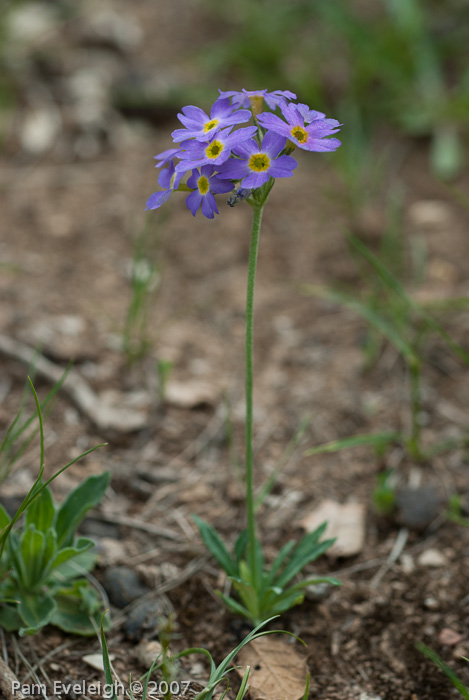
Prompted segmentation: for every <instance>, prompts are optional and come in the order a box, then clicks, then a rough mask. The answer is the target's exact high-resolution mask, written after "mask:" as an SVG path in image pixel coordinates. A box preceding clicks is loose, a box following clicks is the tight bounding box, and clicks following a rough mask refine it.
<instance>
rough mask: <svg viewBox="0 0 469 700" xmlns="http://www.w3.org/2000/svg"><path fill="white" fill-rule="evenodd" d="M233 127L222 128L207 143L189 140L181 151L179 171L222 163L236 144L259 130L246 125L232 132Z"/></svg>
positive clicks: (177, 169) (177, 168)
mask: <svg viewBox="0 0 469 700" xmlns="http://www.w3.org/2000/svg"><path fill="white" fill-rule="evenodd" d="M230 131H231V127H230V126H229V127H228V128H226V129H222V131H220V132H219V133H218V134H216V135H215V136H214V137H213V138H212V140H211V141H210V142H209V143H208V144H207V143H202V142H201V141H189V143H187V148H186V150H185V151H184V152H183V153H181V155H180V158H181V159H182V160H181V162H180V163H178V165H177V166H176V172H177V173H184V172H187V171H188V170H192V168H199V167H200V166H201V165H221V164H222V163H224V162H225V160H228V158H229V157H230V155H231V151H232V150H233V148H234V147H235V146H238V145H239V144H241V143H243V141H246V140H247V139H249V138H251V136H254V134H255V133H256V131H257V127H255V126H246V127H245V128H244V129H238V130H237V131H233V133H231V134H230Z"/></svg>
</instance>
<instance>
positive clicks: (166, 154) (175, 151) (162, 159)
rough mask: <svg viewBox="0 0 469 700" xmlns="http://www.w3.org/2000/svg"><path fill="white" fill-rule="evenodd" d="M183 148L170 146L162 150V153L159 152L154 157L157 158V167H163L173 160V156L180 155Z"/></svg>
mask: <svg viewBox="0 0 469 700" xmlns="http://www.w3.org/2000/svg"><path fill="white" fill-rule="evenodd" d="M181 150H182V149H181V148H168V149H167V150H166V151H162V152H161V153H158V155H156V156H153V158H154V159H155V160H156V165H155V168H161V166H162V165H166V163H169V162H170V161H171V160H173V158H175V157H177V156H179V154H180V153H181Z"/></svg>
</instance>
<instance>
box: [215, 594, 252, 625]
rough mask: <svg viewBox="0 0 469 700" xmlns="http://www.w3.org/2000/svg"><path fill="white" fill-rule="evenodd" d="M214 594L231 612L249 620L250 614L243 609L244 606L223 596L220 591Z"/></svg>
mask: <svg viewBox="0 0 469 700" xmlns="http://www.w3.org/2000/svg"><path fill="white" fill-rule="evenodd" d="M216 594H217V596H219V597H220V598H221V599H222V601H223V602H224V603H225V605H226V606H227V608H229V609H230V610H231V612H234V613H236V615H241V616H242V617H247V619H248V620H249V619H251V613H250V612H249V610H248V609H247V608H245V607H244V605H241V603H238V601H237V600H235V599H234V598H231V597H230V596H227V595H225V594H224V593H222V592H221V591H216Z"/></svg>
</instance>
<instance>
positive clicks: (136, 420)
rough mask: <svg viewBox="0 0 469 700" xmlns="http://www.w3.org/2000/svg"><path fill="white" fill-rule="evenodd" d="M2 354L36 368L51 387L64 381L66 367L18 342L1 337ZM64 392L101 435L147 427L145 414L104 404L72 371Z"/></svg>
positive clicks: (81, 378) (75, 372)
mask: <svg viewBox="0 0 469 700" xmlns="http://www.w3.org/2000/svg"><path fill="white" fill-rule="evenodd" d="M0 354H2V355H5V357H9V358H11V359H13V360H18V361H19V362H22V363H23V364H25V365H28V366H29V365H31V366H33V367H34V368H35V370H36V372H37V374H38V375H39V376H41V377H43V378H44V379H46V380H47V381H49V382H51V383H52V384H57V382H59V381H60V379H61V378H62V377H63V374H64V370H63V367H61V366H60V365H58V364H56V363H55V362H51V361H50V360H48V359H47V358H46V357H44V356H43V355H41V354H39V353H38V352H36V351H35V350H34V349H33V348H31V347H30V346H29V345H26V344H25V343H22V342H20V341H19V340H15V339H13V338H8V337H7V336H4V335H0ZM63 391H64V392H65V393H66V394H68V396H69V397H70V398H71V399H72V401H73V402H74V404H75V405H76V407H77V408H78V410H79V411H80V412H81V413H83V414H84V415H85V416H86V417H87V418H89V420H90V421H91V422H92V423H94V424H95V426H96V427H97V428H98V429H99V430H101V431H108V430H111V431H117V432H119V433H131V432H134V431H136V430H141V429H142V428H144V427H145V425H146V424H147V416H146V414H145V413H143V412H142V411H137V410H136V409H134V408H132V409H131V408H128V409H127V408H121V407H116V406H110V405H109V404H108V403H107V402H105V401H103V399H102V398H101V397H99V396H98V395H97V394H95V392H94V391H93V390H92V389H91V387H90V386H89V384H88V382H86V381H85V380H84V379H83V377H82V376H81V375H80V374H79V373H78V372H77V370H75V369H71V370H70V371H69V373H68V376H67V380H66V382H65V383H64V385H63Z"/></svg>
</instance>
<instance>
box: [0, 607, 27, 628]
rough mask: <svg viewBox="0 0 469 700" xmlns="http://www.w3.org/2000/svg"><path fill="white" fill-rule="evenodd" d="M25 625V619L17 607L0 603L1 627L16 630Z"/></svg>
mask: <svg viewBox="0 0 469 700" xmlns="http://www.w3.org/2000/svg"><path fill="white" fill-rule="evenodd" d="M22 626H23V621H22V619H21V617H20V615H19V613H18V610H17V609H16V608H12V607H10V606H9V605H0V627H2V628H3V629H4V630H6V631H7V632H15V631H17V630H19V629H20V627H22Z"/></svg>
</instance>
